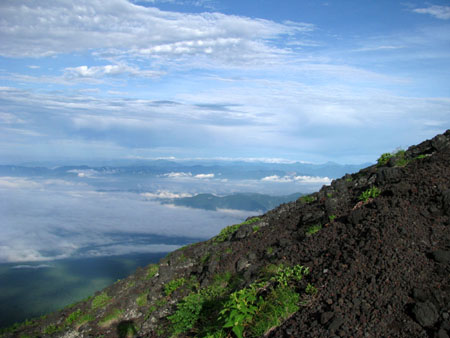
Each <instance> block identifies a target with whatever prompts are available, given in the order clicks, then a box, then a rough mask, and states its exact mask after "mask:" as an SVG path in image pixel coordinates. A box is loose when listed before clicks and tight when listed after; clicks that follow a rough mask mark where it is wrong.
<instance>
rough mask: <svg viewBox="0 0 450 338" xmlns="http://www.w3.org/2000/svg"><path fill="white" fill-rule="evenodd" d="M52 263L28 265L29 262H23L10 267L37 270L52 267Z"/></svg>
mask: <svg viewBox="0 0 450 338" xmlns="http://www.w3.org/2000/svg"><path fill="white" fill-rule="evenodd" d="M52 267H53V266H52V265H49V264H39V265H29V264H23V265H15V266H13V267H12V269H31V270H37V269H45V268H52Z"/></svg>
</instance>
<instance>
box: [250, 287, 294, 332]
mask: <svg viewBox="0 0 450 338" xmlns="http://www.w3.org/2000/svg"><path fill="white" fill-rule="evenodd" d="M299 298H300V295H299V294H298V293H297V292H295V291H294V290H293V289H292V288H289V287H283V286H278V287H276V288H275V289H273V290H272V291H271V292H270V293H269V295H268V296H267V298H266V299H264V301H263V302H262V303H261V304H260V306H259V309H258V314H257V316H255V317H254V318H253V320H252V321H251V322H250V324H249V331H250V333H251V336H252V337H263V336H264V335H265V334H266V333H267V332H268V331H269V330H270V329H271V328H273V327H277V326H279V325H281V324H282V323H283V321H284V320H286V319H287V318H289V316H290V315H292V314H293V313H294V312H296V311H298V309H299V306H298V302H299Z"/></svg>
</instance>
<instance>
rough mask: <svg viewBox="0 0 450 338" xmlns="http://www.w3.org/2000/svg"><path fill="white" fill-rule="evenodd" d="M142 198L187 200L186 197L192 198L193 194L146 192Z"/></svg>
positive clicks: (160, 191)
mask: <svg viewBox="0 0 450 338" xmlns="http://www.w3.org/2000/svg"><path fill="white" fill-rule="evenodd" d="M141 196H142V197H144V198H146V199H160V198H162V199H165V198H170V199H173V198H185V197H192V196H193V195H192V194H189V193H179V194H177V193H173V192H170V191H167V190H158V191H157V192H156V193H153V192H144V193H142V194H141Z"/></svg>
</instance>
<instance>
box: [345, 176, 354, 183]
mask: <svg viewBox="0 0 450 338" xmlns="http://www.w3.org/2000/svg"><path fill="white" fill-rule="evenodd" d="M352 181H353V177H351V176H350V177H347V178H346V179H345V182H352Z"/></svg>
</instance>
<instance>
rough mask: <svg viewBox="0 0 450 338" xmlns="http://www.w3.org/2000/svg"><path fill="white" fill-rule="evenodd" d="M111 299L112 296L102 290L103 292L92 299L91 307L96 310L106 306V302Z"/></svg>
mask: <svg viewBox="0 0 450 338" xmlns="http://www.w3.org/2000/svg"><path fill="white" fill-rule="evenodd" d="M110 300H111V297H109V296H108V295H107V294H106V292H102V293H101V294H99V295H98V296H96V297H95V298H94V299H93V300H92V303H91V307H92V309H94V310H95V309H98V308H101V307H104V306H106V304H108V303H109V301H110Z"/></svg>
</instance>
